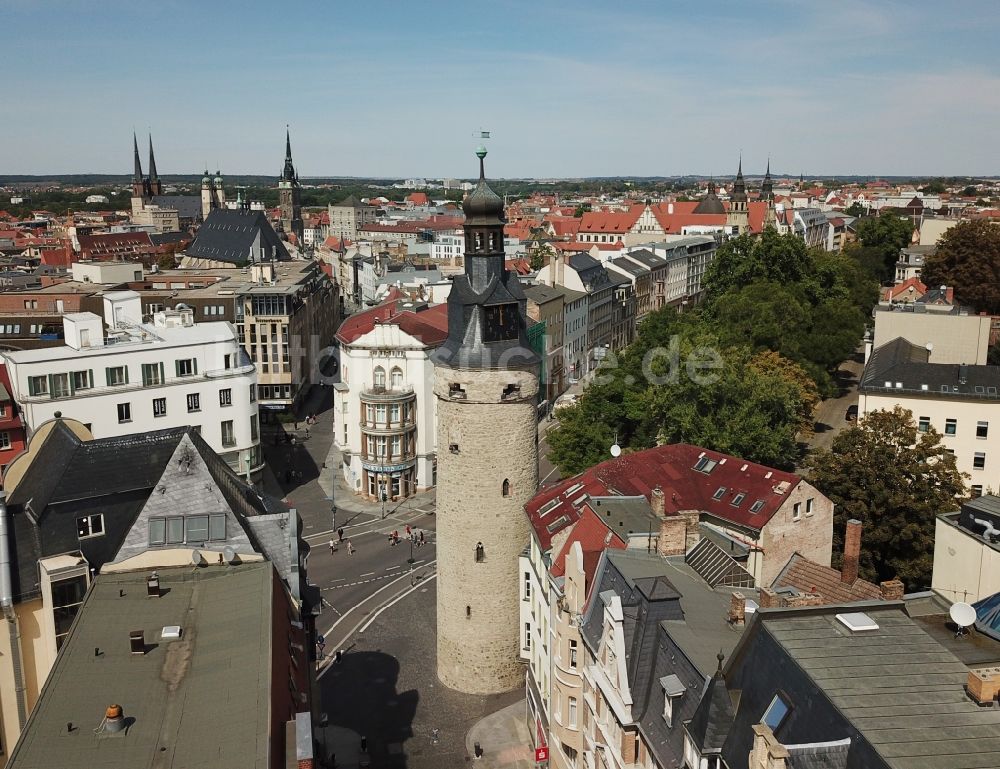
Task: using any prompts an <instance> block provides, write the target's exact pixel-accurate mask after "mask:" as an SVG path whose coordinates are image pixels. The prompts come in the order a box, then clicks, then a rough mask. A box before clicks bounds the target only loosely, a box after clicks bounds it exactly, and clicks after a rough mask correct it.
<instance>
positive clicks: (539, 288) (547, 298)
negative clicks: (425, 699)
mask: <svg viewBox="0 0 1000 769" xmlns="http://www.w3.org/2000/svg"><path fill="white" fill-rule="evenodd" d="M524 295H525V296H526V297H527V298H528V299H530V300H531V301H533V302H534V303H535V304H545V303H546V302H551V301H552V300H553V299H559V298H563V297H564V295H563V292H562V291H559V290H558V287H556V286H546V285H542V284H536V285H534V286H525V287H524Z"/></svg>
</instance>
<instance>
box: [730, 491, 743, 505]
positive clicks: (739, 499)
mask: <svg viewBox="0 0 1000 769" xmlns="http://www.w3.org/2000/svg"><path fill="white" fill-rule="evenodd" d="M746 498H747V495H746V494H744V493H743V492H742V491H741V492H740V493H739V494H737V495H736V496H735V497H733V501H732V502H730V503H729V504H731V505H732V506H733V507H739V506H740V505H741V504H742V503H743V500H744V499H746Z"/></svg>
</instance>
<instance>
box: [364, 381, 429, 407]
mask: <svg viewBox="0 0 1000 769" xmlns="http://www.w3.org/2000/svg"><path fill="white" fill-rule="evenodd" d="M416 397H417V396H416V395H415V394H414V392H413V385H403V386H400V387H385V386H382V385H372V386H371V387H366V388H364V389H363V390H362V391H361V401H362V403H401V402H403V401H409V400H416Z"/></svg>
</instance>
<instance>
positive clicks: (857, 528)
mask: <svg viewBox="0 0 1000 769" xmlns="http://www.w3.org/2000/svg"><path fill="white" fill-rule="evenodd" d="M860 561H861V521H859V520H857V519H855V518H852V519H851V520H849V521H848V522H847V529H846V530H845V531H844V560H843V563H842V564H841V567H840V581H841V582H843V583H844V584H845V585H852V584H854V581H855V580H856V579H857V578H858V570H859V569H860V567H861V564H860Z"/></svg>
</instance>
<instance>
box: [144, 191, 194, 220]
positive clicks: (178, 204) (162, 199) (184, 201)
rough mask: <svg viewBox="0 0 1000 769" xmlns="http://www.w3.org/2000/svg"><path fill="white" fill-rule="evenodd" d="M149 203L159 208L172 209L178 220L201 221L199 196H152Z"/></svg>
mask: <svg viewBox="0 0 1000 769" xmlns="http://www.w3.org/2000/svg"><path fill="white" fill-rule="evenodd" d="M151 202H152V204H153V205H154V206H159V207H160V208H172V209H174V210H175V211H176V212H177V217H178V218H179V219H201V197H200V196H199V195H154V196H153V198H152V201H151Z"/></svg>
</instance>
